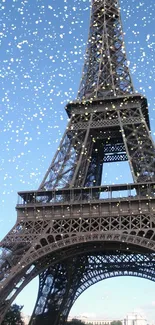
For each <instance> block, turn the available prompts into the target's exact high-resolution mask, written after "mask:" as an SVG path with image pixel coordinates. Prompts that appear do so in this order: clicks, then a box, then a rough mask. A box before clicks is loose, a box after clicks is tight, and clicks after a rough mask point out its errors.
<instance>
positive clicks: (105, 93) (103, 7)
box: [77, 0, 134, 99]
mask: <svg viewBox="0 0 155 325" xmlns="http://www.w3.org/2000/svg"><path fill="white" fill-rule="evenodd" d="M133 92H134V88H133V84H132V80H131V76H130V72H129V68H128V64H127V58H126V52H125V45H124V40H123V30H122V23H121V15H120V7H119V0H92V3H91V16H90V30H89V37H88V43H87V49H86V54H85V62H84V68H83V73H82V78H81V82H80V87H79V91H78V96H77V97H78V99H94V98H106V97H111V96H120V95H125V94H131V93H133Z"/></svg>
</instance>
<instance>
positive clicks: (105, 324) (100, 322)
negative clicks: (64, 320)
mask: <svg viewBox="0 0 155 325" xmlns="http://www.w3.org/2000/svg"><path fill="white" fill-rule="evenodd" d="M73 318H74V319H79V320H81V321H82V322H83V323H85V324H93V325H110V324H111V322H113V320H114V319H92V318H88V317H84V316H75V317H69V318H68V320H72V319H73Z"/></svg>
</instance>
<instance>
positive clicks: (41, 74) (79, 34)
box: [0, 0, 155, 320]
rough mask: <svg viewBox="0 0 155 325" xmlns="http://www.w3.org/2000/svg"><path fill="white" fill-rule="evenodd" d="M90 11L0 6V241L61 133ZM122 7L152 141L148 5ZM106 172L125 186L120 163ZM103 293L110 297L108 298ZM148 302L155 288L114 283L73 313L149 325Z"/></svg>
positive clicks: (154, 102)
mask: <svg viewBox="0 0 155 325" xmlns="http://www.w3.org/2000/svg"><path fill="white" fill-rule="evenodd" d="M89 8H90V1H89V0H46V1H45V0H33V1H30V0H29V1H28V0H23V1H21V0H6V1H5V0H2V1H1V4H0V17H1V31H0V42H1V58H0V79H1V88H0V135H1V141H0V153H1V159H0V184H1V186H0V197H1V203H0V237H1V238H3V236H4V235H5V234H6V233H7V232H8V231H9V230H10V228H11V227H12V226H13V225H14V223H15V220H16V211H15V205H16V202H17V191H20V190H32V189H37V188H38V186H39V184H40V182H41V180H42V178H43V176H44V174H45V171H46V169H47V168H48V166H49V164H50V162H51V159H52V157H53V155H54V153H55V151H56V149H57V147H58V144H59V141H60V138H61V136H62V134H63V132H64V130H65V127H66V124H67V116H66V113H65V110H64V106H65V104H66V103H67V102H68V101H70V100H72V99H75V98H76V94H77V90H78V86H79V82H80V76H81V71H82V64H83V55H84V51H85V43H86V40H87V35H88V25H89ZM121 8H122V11H121V12H122V18H123V28H124V32H125V43H126V49H127V57H128V60H129V64H130V71H131V75H132V78H133V82H134V86H135V89H136V90H137V91H138V92H141V93H143V94H144V95H146V96H147V98H148V103H149V112H150V120H151V128H152V135H153V136H154V135H155V123H154V120H155V92H154V86H155V85H154V73H155V61H154V54H155V32H154V24H155V4H154V0H141V1H139V0H136V1H134V0H124V1H121ZM154 138H155V137H154ZM122 166H123V167H122ZM106 168H107V170H106V172H107V175H106V177H105V179H106V182H107V183H111V182H114V183H115V182H119V183H123V182H126V181H128V180H130V179H131V178H130V176H129V175H126V174H127V172H126V171H127V169H126V167H125V165H122V164H118V165H117V166H116V168H115V170H114V172H113V174H112V175H111V174H110V176H109V172H110V168H111V166H107V167H106ZM128 174H129V169H128ZM35 287H37V280H36V281H35V282H34V284H33V285H31V286H30V287H27V288H26V289H25V292H24V291H23V293H22V295H21V296H20V297H19V298H18V300H17V301H18V302H20V303H22V304H24V305H25V312H26V313H30V311H31V308H32V305H33V303H34V302H33V301H34V300H35V295H34V297H32V301H31V300H30V299H29V295H30V292H32V291H33V292H34V291H35V290H34V288H35ZM131 288H133V291H132V290H131ZM147 288H148V289H147ZM107 292H109V293H108V297H110V298H106V297H107ZM116 293H117V298H116ZM125 293H126V296H125ZM133 293H134V295H135V297H136V298H135V299H133ZM31 295H32V294H31ZM32 296H33V295H32ZM102 296H103V297H104V298H103V299H102ZM116 299H117V304H116ZM28 300H29V301H28ZM83 301H84V302H85V303H84V302H83ZM86 301H87V304H86ZM96 301H97V304H96ZM154 302H155V283H151V282H149V281H147V280H143V279H135V278H119V279H118V278H117V279H110V280H106V281H103V282H102V283H100V284H97V285H95V286H93V287H92V288H90V289H89V290H87V291H86V292H85V293H84V294H83V295H82V296H81V297H80V298H79V299H78V301H77V303H76V304H75V306H74V309H73V312H74V314H80V313H83V312H88V313H92V312H93V313H94V314H99V313H100V314H102V315H104V313H105V310H106V314H107V317H112V314H114V317H116V316H117V315H118V316H117V317H121V316H120V315H122V313H123V315H124V314H125V313H126V312H130V311H132V310H133V308H140V309H143V310H144V312H145V313H146V314H147V315H148V316H147V317H148V318H149V319H154V320H155V303H154ZM84 309H85V310H84ZM99 310H100V311H99Z"/></svg>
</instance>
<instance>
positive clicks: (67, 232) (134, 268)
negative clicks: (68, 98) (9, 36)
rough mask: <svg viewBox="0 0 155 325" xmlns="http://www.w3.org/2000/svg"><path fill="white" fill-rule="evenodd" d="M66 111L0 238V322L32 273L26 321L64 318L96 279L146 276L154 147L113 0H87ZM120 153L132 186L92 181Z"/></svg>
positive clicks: (58, 324)
mask: <svg viewBox="0 0 155 325" xmlns="http://www.w3.org/2000/svg"><path fill="white" fill-rule="evenodd" d="M66 111H67V114H68V116H69V118H70V121H69V124H68V126H67V128H66V131H65V133H64V136H63V138H62V140H61V143H60V145H59V148H58V150H57V152H56V154H55V156H54V158H53V160H52V163H51V164H50V166H49V169H48V170H47V172H46V174H45V177H44V178H43V181H42V182H41V185H40V187H39V189H38V190H37V191H29V192H20V193H19V201H18V204H17V222H16V224H15V226H14V227H13V228H12V229H11V231H10V232H9V233H8V234H7V235H6V237H5V238H4V239H3V240H2V242H1V251H0V324H1V322H2V320H3V318H4V315H5V313H6V311H7V309H8V308H9V306H10V305H11V303H12V302H13V301H14V299H15V298H16V297H17V295H18V294H19V292H21V290H22V289H23V288H24V287H25V286H26V285H27V284H28V283H29V282H30V281H31V280H32V279H33V278H34V277H35V276H37V275H39V291H38V298H37V302H36V306H35V309H34V312H33V315H32V318H31V321H30V324H31V325H40V324H41V325H46V324H49V323H51V324H52V325H64V324H65V322H66V319H67V316H68V313H69V311H70V309H71V307H72V305H73V303H74V302H75V300H76V299H77V298H78V297H79V295H80V294H81V293H82V292H83V291H84V290H86V289H87V288H88V287H89V286H90V285H92V284H94V283H96V282H98V281H100V280H102V279H105V278H109V277H112V276H119V275H134V276H140V277H143V278H147V279H150V280H153V281H154V280H155V272H154V265H155V258H154V252H155V146H154V143H153V140H152V138H151V135H150V125H149V114H148V107H147V100H146V98H145V97H143V96H141V95H140V94H136V93H135V92H134V89H133V86H132V82H131V77H130V73H129V70H128V66H127V60H126V54H125V48H124V43H123V33H122V26H121V18H120V10H119V4H118V1H117V0H92V4H91V19H90V31H89V38H88V45H87V50H86V55H85V63H84V69H83V74H82V80H81V83H80V88H79V93H78V99H77V100H76V101H74V102H72V103H69V104H68V105H67V106H66ZM125 160H128V162H129V165H130V169H131V173H132V177H133V183H132V184H120V185H112V186H102V185H101V179H102V169H103V165H104V164H105V163H110V162H118V161H119V162H121V161H125ZM118 172H119V170H118ZM73 261H74V263H73Z"/></svg>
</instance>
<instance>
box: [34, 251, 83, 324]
mask: <svg viewBox="0 0 155 325" xmlns="http://www.w3.org/2000/svg"><path fill="white" fill-rule="evenodd" d="M86 264H87V257H84V256H83V257H78V256H77V257H75V258H73V259H67V260H65V261H63V262H62V263H59V264H56V265H55V266H51V267H49V268H48V269H46V271H44V272H43V273H41V274H40V278H39V292H38V298H37V302H36V306H35V308H34V312H33V315H32V317H31V320H30V324H29V325H46V324H48V325H49V324H52V325H64V324H65V323H66V321H67V317H68V314H69V312H70V309H71V307H72V304H73V301H74V298H75V295H76V291H77V290H78V288H79V286H80V283H81V280H82V278H83V274H84V272H85V268H86Z"/></svg>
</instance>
